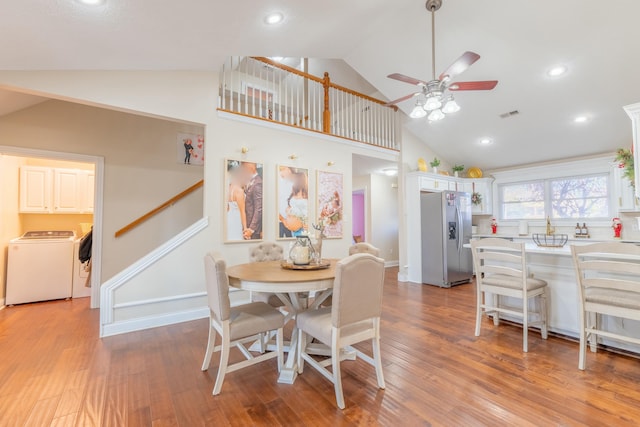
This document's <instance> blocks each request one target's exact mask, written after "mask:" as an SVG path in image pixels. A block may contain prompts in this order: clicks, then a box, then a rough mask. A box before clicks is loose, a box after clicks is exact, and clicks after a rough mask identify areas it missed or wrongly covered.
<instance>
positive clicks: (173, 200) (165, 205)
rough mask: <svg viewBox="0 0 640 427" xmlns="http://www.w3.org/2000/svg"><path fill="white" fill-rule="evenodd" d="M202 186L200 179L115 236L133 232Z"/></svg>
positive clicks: (123, 228)
mask: <svg viewBox="0 0 640 427" xmlns="http://www.w3.org/2000/svg"><path fill="white" fill-rule="evenodd" d="M203 185H204V180H203V179H201V180H200V181H198V182H196V183H195V184H193V185H192V186H191V187H189V188H187V189H186V190H184V191H182V192H180V193H179V194H176V195H175V196H173V197H172V198H170V199H169V200H167V201H166V202H164V203H163V204H161V205H160V206H158V207H156V208H153V209H151V210H150V211H149V212H147V213H146V214H144V215H142V216H141V217H139V218H138V219H136V220H134V221H131V222H130V223H129V224H127V225H125V226H124V227H122V228H121V229H120V230H118V231H116V234H115V236H116V237H120V236H122V235H123V234H125V233H128V232H129V231H131V230H133V229H134V228H136V227H137V226H139V225H140V224H142V223H143V222H145V221H148V220H149V219H151V217H153V216H155V215H157V214H159V213H160V212H161V211H163V210H164V209H166V208H168V207H169V206H171V205H174V204H175V203H176V202H178V201H179V200H180V199H183V198H185V197H187V196H188V195H189V194H191V193H193V192H194V191H196V190H197V189H198V188H200V187H202V186H203Z"/></svg>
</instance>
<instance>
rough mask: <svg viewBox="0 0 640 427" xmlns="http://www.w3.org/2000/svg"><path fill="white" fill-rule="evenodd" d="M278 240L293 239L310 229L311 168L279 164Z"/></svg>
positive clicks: (277, 192) (277, 182)
mask: <svg viewBox="0 0 640 427" xmlns="http://www.w3.org/2000/svg"><path fill="white" fill-rule="evenodd" d="M276 184H277V191H276V194H277V197H278V200H277V203H276V207H277V209H278V215H277V219H278V225H277V228H276V230H278V240H285V239H293V238H295V237H297V236H300V235H301V234H302V233H304V232H306V231H308V230H309V170H308V169H303V168H298V167H293V166H284V165H278V171H277V181H276Z"/></svg>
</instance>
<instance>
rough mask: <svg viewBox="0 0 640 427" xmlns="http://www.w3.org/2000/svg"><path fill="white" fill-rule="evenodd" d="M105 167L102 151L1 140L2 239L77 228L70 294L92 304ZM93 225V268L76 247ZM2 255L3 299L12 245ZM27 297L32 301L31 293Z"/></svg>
mask: <svg viewBox="0 0 640 427" xmlns="http://www.w3.org/2000/svg"><path fill="white" fill-rule="evenodd" d="M103 168H104V161H103V159H102V158H101V157H95V156H87V155H79V154H72V153H59V152H52V151H45V150H34V149H26V148H19V147H9V146H0V176H1V177H2V182H3V185H2V187H1V188H0V207H1V208H2V209H1V210H2V225H1V227H0V239H1V240H2V245H3V247H7V248H8V247H9V242H10V241H11V240H13V239H15V238H18V237H20V236H22V235H23V234H24V233H27V232H31V234H35V233H33V232H37V231H53V230H55V231H63V230H64V231H71V232H73V233H74V235H75V238H73V240H74V245H73V259H72V260H70V261H69V262H70V265H72V266H73V267H72V268H73V272H72V279H71V283H70V287H69V295H68V296H69V297H73V298H83V297H90V301H91V302H90V307H91V308H97V307H99V305H100V286H99V283H100V280H99V278H100V271H101V265H102V262H101V255H100V246H101V241H102V233H101V230H102V186H103V183H102V177H103ZM92 227H93V228H94V231H93V233H92V234H93V236H92V237H93V245H92V256H91V264H92V265H91V269H90V270H89V269H87V268H86V267H87V265H85V264H83V263H81V262H80V261H79V259H78V250H79V242H80V239H81V237H82V236H84V235H85V234H86V233H87V232H88V231H89V230H91V228H92ZM0 258H2V259H1V261H2V266H3V271H2V274H1V275H0V280H1V282H2V283H1V285H2V289H3V293H2V298H1V300H4V299H5V296H6V289H7V287H8V283H7V281H8V279H9V278H8V277H7V271H6V270H7V268H6V267H7V266H8V258H9V253H8V250H5V251H3V252H2V254H0ZM33 262H38V261H37V260H33ZM13 277H15V276H13ZM14 280H17V279H14ZM34 293H35V294H37V292H34ZM34 297H35V296H34ZM24 302H31V301H28V298H27V300H25V301H24ZM33 302H36V300H34V301H33ZM7 303H10V301H9V300H7Z"/></svg>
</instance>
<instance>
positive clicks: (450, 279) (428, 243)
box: [420, 191, 473, 288]
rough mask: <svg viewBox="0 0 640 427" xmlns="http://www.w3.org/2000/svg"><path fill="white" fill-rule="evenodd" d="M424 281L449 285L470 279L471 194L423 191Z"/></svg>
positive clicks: (421, 197)
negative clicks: (468, 244) (468, 245)
mask: <svg viewBox="0 0 640 427" xmlns="http://www.w3.org/2000/svg"><path fill="white" fill-rule="evenodd" d="M420 209H421V210H420V217H421V236H420V238H421V239H422V283H424V284H428V285H435V286H441V287H443V288H450V287H451V286H454V285H460V284H463V283H468V282H469V281H471V277H472V275H473V261H472V256H471V249H470V248H465V247H463V245H464V244H466V243H469V241H470V240H471V196H470V195H469V193H461V192H456V191H443V192H441V193H421V195H420Z"/></svg>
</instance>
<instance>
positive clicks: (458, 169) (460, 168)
mask: <svg viewBox="0 0 640 427" xmlns="http://www.w3.org/2000/svg"><path fill="white" fill-rule="evenodd" d="M451 169H452V170H453V171H454V172H462V171H463V170H464V165H458V164H456V165H453V167H452V168H451Z"/></svg>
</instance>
